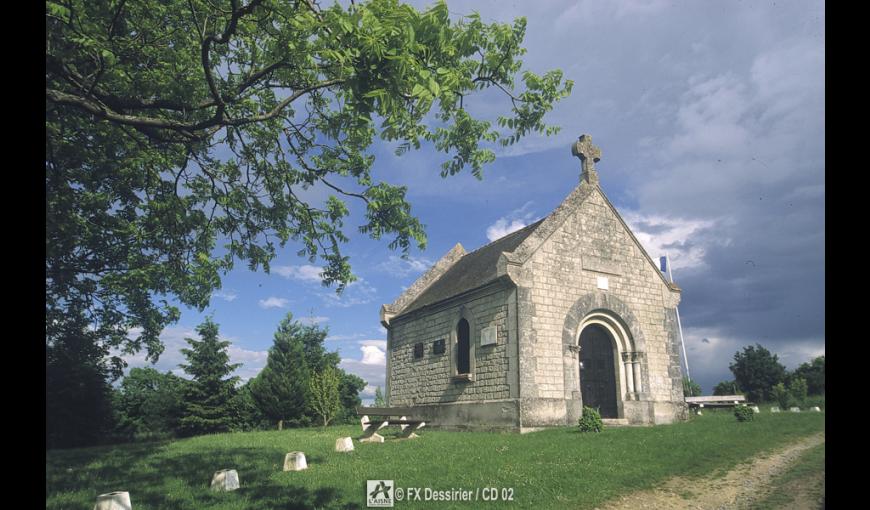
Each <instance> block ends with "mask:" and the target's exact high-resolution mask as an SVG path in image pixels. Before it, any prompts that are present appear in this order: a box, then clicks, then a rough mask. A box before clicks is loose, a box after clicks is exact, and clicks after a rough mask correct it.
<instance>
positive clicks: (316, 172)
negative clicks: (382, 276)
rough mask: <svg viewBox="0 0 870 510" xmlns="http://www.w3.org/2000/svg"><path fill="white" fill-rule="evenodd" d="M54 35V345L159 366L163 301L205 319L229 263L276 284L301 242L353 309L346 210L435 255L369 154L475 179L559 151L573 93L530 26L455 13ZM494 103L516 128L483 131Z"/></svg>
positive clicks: (122, 15) (255, 16)
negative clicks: (563, 103) (534, 46)
mask: <svg viewBox="0 0 870 510" xmlns="http://www.w3.org/2000/svg"><path fill="white" fill-rule="evenodd" d="M45 22H46V31H45V33H46V55H45V63H46V82H45V84H46V95H45V97H46V165H45V166H46V175H45V185H46V197H47V201H46V220H47V221H46V287H47V300H46V314H47V326H48V327H47V329H48V332H47V334H48V336H49V337H52V335H57V330H58V329H59V328H61V327H62V325H63V324H64V322H65V321H67V320H69V318H71V317H80V318H86V319H87V321H88V322H89V324H91V325H93V330H92V337H93V338H94V339H98V340H100V341H103V342H105V343H106V344H107V345H110V346H115V347H123V348H124V349H125V350H126V351H127V352H135V351H138V350H139V349H142V348H143V347H144V348H146V349H147V353H148V357H149V358H150V359H156V358H157V357H158V356H159V354H160V352H161V351H162V348H163V347H162V345H161V343H160V341H159V340H158V335H159V333H160V331H161V330H162V329H163V327H165V326H166V325H167V324H169V323H172V322H174V321H177V320H178V318H179V311H178V309H177V308H176V307H175V306H173V305H172V304H171V303H170V301H169V299H170V298H172V297H175V298H177V299H178V300H179V301H180V302H181V303H184V304H185V305H187V306H191V307H197V308H199V309H200V310H202V309H204V308H205V307H206V306H207V305H208V302H209V299H210V296H211V292H212V291H213V290H215V289H218V288H220V284H221V279H220V276H221V275H222V274H225V273H226V271H228V270H229V269H231V268H232V267H233V263H234V261H235V260H241V261H244V262H245V263H246V264H247V265H248V266H249V267H250V268H251V269H252V270H256V269H258V268H260V267H262V268H263V269H264V270H266V271H268V270H269V263H270V261H272V260H273V259H274V257H275V255H276V249H277V248H278V247H283V246H284V245H285V244H286V243H288V242H290V241H292V242H293V243H294V244H295V245H296V246H298V247H299V251H298V253H299V255H300V256H303V257H306V258H308V259H309V260H310V261H311V262H315V261H317V260H319V261H320V262H322V264H323V272H322V279H323V282H324V284H326V285H332V284H337V289H338V290H339V291H341V290H342V289H343V288H344V286H345V285H347V284H348V283H349V282H351V281H353V280H354V276H353V274H352V272H351V267H350V264H349V260H348V257H347V256H346V255H343V253H342V245H343V243H345V242H346V241H347V240H348V237H347V234H346V230H345V228H346V227H345V225H344V223H345V220H346V218H347V216H348V215H349V214H350V212H349V211H350V208H349V206H348V202H349V201H351V200H352V201H356V202H357V203H359V204H360V205H361V207H363V208H364V211H365V212H364V213H363V214H364V217H363V218H362V219H361V220H360V222H359V223H358V225H357V228H358V230H359V231H360V232H361V233H363V234H367V235H368V236H370V237H371V238H374V239H381V238H382V237H390V238H391V241H390V243H389V247H390V248H391V249H400V250H401V251H402V252H403V254H407V252H408V250H409V248H410V247H411V246H412V244H416V245H417V246H418V247H420V248H423V247H424V246H425V243H426V236H425V233H424V228H423V225H422V224H421V223H420V221H419V220H418V219H417V218H416V217H415V216H414V215H412V213H411V208H410V205H409V204H408V202H407V201H406V198H405V194H406V191H407V190H406V189H405V188H404V187H402V186H395V185H391V184H389V183H387V182H381V181H378V180H376V179H375V178H374V177H373V176H372V168H373V164H374V156H373V155H372V154H371V153H370V148H371V146H372V144H373V142H374V140H375V138H376V137H378V138H380V139H382V140H385V141H387V142H392V143H393V144H394V146H395V147H396V151H397V153H402V152H405V151H408V150H410V149H418V148H420V147H421V146H422V144H429V145H431V146H432V147H434V148H435V149H436V150H437V151H440V152H443V153H444V154H445V161H443V163H442V164H441V174H442V175H443V176H447V175H452V174H456V173H458V172H460V171H462V170H463V169H466V168H469V169H470V170H471V172H473V174H474V175H475V176H477V177H478V178H480V177H481V175H482V169H483V166H484V165H485V164H486V163H489V162H491V161H493V159H494V157H495V156H494V152H493V150H492V149H493V147H496V146H498V145H510V144H513V143H516V142H517V141H518V140H520V139H521V138H522V137H524V136H526V135H528V134H529V133H543V134H545V135H550V134H553V133H555V132H556V131H557V128H556V127H553V126H548V125H546V124H545V123H544V121H543V117H544V115H545V114H546V113H547V112H548V111H549V110H551V109H552V108H553V105H554V103H555V102H556V101H558V100H560V99H561V98H564V97H566V96H567V95H568V94H569V93H570V91H571V88H572V85H573V84H572V82H571V81H569V80H564V81H563V77H562V73H561V71H559V70H552V71H547V72H545V73H543V74H541V75H538V74H535V73H533V72H531V71H528V70H523V65H522V61H521V60H520V57H521V56H522V55H523V54H524V52H525V50H524V49H523V48H522V41H523V38H524V35H525V29H526V21H525V19H523V18H518V19H516V20H515V21H514V22H513V23H512V24H502V23H491V24H488V23H484V22H483V20H482V19H481V17H480V16H479V15H477V14H471V15H468V16H466V17H462V18H459V19H451V18H450V16H449V15H448V10H447V6H446V4H445V3H444V2H443V1H442V2H438V3H436V4H435V5H434V6H432V7H431V8H429V9H427V10H424V11H418V10H416V9H414V8H412V7H410V6H408V5H404V4H401V3H399V2H398V1H397V0H369V1H367V2H361V3H358V4H355V3H354V2H351V5H349V6H347V7H342V6H341V5H338V4H335V5H333V6H331V7H328V8H321V7H320V6H318V4H317V3H316V2H315V1H314V0H295V1H294V0H248V1H247V2H243V1H240V0H167V1H163V2H128V1H125V0H87V1H85V0H47V1H46V10H45ZM484 89H490V91H491V92H495V93H496V94H498V95H500V96H502V97H503V99H504V102H503V103H502V104H503V105H504V108H503V110H502V113H503V114H501V115H496V116H495V118H478V117H477V116H475V114H473V113H472V109H473V107H474V106H475V104H477V105H478V106H480V105H481V104H483V103H482V102H483V101H487V102H488V101H490V100H491V97H489V96H488V95H485V96H481V93H482V92H483V91H484ZM470 108H471V109H470ZM311 187H318V188H320V189H325V190H328V191H329V192H330V193H331V195H330V196H329V198H328V200H326V201H325V202H324V203H315V202H313V201H311V200H309V199H307V198H306V196H307V195H306V193H305V191H306V190H307V189H309V188H311ZM308 196H310V194H309V195H308ZM218 243H220V246H218ZM134 327H137V328H142V331H141V334H139V335H138V336H135V337H133V338H132V339H131V338H129V337H128V331H129V330H130V329H131V328H134ZM115 361H116V363H118V364H120V363H121V362H120V360H119V359H117V358H116V359H115Z"/></svg>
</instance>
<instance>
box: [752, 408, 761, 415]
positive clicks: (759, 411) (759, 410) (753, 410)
mask: <svg viewBox="0 0 870 510" xmlns="http://www.w3.org/2000/svg"><path fill="white" fill-rule="evenodd" d="M752 412H753V413H755V414H759V413H761V409H759V408H758V406H752Z"/></svg>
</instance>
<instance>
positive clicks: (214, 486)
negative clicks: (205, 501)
mask: <svg viewBox="0 0 870 510" xmlns="http://www.w3.org/2000/svg"><path fill="white" fill-rule="evenodd" d="M238 488H239V473H237V472H236V470H235V469H221V470H220V471H215V473H214V476H213V477H212V478H211V490H213V491H220V492H226V491H234V490H236V489H238Z"/></svg>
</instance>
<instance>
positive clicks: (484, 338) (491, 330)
mask: <svg viewBox="0 0 870 510" xmlns="http://www.w3.org/2000/svg"><path fill="white" fill-rule="evenodd" d="M497 337H498V327H497V326H490V327H488V328H483V329H482V330H480V345H495V344H496V343H497V342H498V340H497Z"/></svg>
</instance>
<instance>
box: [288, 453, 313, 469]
mask: <svg viewBox="0 0 870 510" xmlns="http://www.w3.org/2000/svg"><path fill="white" fill-rule="evenodd" d="M303 469H308V462H306V461H305V454H304V453H303V452H290V453H288V454H287V455H285V456H284V471H302V470H303Z"/></svg>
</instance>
